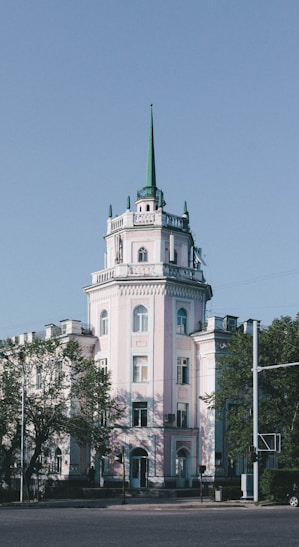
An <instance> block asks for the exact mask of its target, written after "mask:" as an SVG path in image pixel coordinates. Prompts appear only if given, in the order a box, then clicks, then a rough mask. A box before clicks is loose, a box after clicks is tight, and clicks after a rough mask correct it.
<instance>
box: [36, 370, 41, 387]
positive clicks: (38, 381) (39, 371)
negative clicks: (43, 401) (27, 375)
mask: <svg viewBox="0 0 299 547" xmlns="http://www.w3.org/2000/svg"><path fill="white" fill-rule="evenodd" d="M35 387H36V389H41V387H42V369H41V367H37V368H36V383H35Z"/></svg>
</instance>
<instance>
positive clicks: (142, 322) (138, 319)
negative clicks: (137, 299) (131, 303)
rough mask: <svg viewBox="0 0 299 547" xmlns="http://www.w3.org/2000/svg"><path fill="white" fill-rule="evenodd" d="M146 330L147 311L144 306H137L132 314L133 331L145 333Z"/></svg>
mask: <svg viewBox="0 0 299 547" xmlns="http://www.w3.org/2000/svg"><path fill="white" fill-rule="evenodd" d="M147 330H148V311H147V309H146V308H145V306H141V305H140V306H137V307H136V308H135V309H134V313H133V331H134V332H147Z"/></svg>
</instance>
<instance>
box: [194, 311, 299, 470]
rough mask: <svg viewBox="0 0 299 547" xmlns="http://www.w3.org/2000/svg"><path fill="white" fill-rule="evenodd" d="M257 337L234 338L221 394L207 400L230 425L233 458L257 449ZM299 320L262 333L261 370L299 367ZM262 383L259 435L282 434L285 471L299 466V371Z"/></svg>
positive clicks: (265, 376)
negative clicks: (254, 389)
mask: <svg viewBox="0 0 299 547" xmlns="http://www.w3.org/2000/svg"><path fill="white" fill-rule="evenodd" d="M252 344H253V341H252V336H251V335H248V334H243V333H242V332H241V331H237V333H236V334H235V335H234V336H232V338H231V340H230V342H229V344H228V350H227V353H226V355H225V356H223V357H221V358H220V359H219V361H218V363H217V373H218V389H217V391H216V392H215V393H212V394H207V395H206V396H205V397H204V399H205V401H206V402H207V403H208V404H209V406H212V407H214V408H215V409H216V411H217V412H218V414H219V416H221V418H222V419H224V420H225V425H226V439H227V442H228V445H229V447H230V453H231V455H232V456H233V457H234V456H237V455H239V454H248V447H249V445H251V444H252V428H253V423H252V398H253V392H252V356H253V348H252ZM298 357H299V315H297V317H296V319H295V320H292V319H291V318H290V317H281V318H280V319H275V320H274V321H273V323H272V325H271V326H269V327H268V328H265V329H262V330H261V331H260V333H259V365H260V366H262V367H267V366H269V365H273V364H281V363H290V362H297V361H298ZM258 381H259V432H260V433H274V432H276V433H280V434H281V435H282V452H281V454H280V455H279V462H280V463H281V464H283V465H284V466H288V467H295V466H297V465H299V449H298V431H299V413H298V411H299V391H298V385H299V366H298V367H296V366H294V367H288V368H278V369H269V371H261V372H259V375H258Z"/></svg>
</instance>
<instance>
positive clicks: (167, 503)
mask: <svg viewBox="0 0 299 547" xmlns="http://www.w3.org/2000/svg"><path fill="white" fill-rule="evenodd" d="M251 505H252V502H244V501H237V500H236V501H224V502H218V501H211V500H209V499H208V498H204V499H203V501H201V500H200V499H197V498H173V499H155V498H126V500H125V504H123V503H122V499H117V498H107V499H89V500H88V499H66V500H47V501H40V502H37V501H31V502H28V501H25V502H23V503H21V502H16V501H15V502H10V503H2V504H0V510H1V509H5V508H6V509H8V508H9V509H12V508H15V509H49V508H95V509H109V510H124V511H126V510H134V511H136V510H148V509H155V510H162V509H163V510H167V509H168V510H170V509H177V508H178V507H180V508H182V509H207V508H209V509H210V508H219V507H225V508H231V507H234V508H236V507H239V508H242V507H245V508H246V507H250V506H251Z"/></svg>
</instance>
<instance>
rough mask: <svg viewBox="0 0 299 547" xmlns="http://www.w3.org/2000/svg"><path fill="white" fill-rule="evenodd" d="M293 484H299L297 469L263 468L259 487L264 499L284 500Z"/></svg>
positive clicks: (298, 471)
mask: <svg viewBox="0 0 299 547" xmlns="http://www.w3.org/2000/svg"><path fill="white" fill-rule="evenodd" d="M295 484H297V485H298V484H299V469H298V468H297V469H295V468H294V469H265V471H264V472H263V473H262V476H261V481H260V488H261V492H262V494H263V495H264V497H265V498H266V499H273V500H276V501H285V500H286V496H287V494H289V493H291V492H292V490H293V487H294V485H295Z"/></svg>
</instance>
